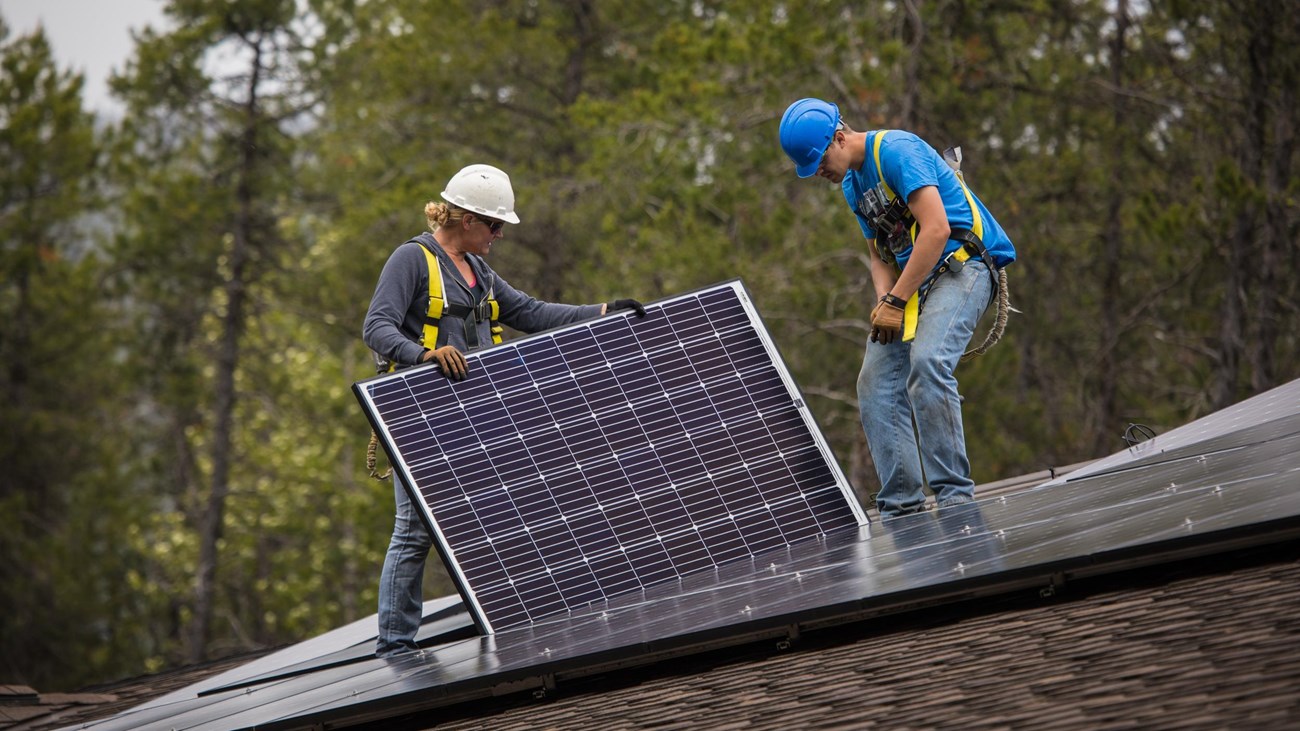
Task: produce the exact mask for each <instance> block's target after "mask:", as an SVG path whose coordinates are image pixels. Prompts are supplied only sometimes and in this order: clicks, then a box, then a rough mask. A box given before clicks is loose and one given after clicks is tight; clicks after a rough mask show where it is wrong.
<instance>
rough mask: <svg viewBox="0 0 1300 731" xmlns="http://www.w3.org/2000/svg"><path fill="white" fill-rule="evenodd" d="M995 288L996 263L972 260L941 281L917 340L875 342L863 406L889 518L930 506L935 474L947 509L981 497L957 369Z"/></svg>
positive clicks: (861, 385)
mask: <svg viewBox="0 0 1300 731" xmlns="http://www.w3.org/2000/svg"><path fill="white" fill-rule="evenodd" d="M992 291H993V281H992V279H991V277H990V276H989V270H988V267H987V266H986V265H985V264H984V262H982V261H980V260H978V259H972V260H969V261H967V262H966V265H965V266H964V267H962V270H961V271H960V272H947V273H945V274H942V275H940V276H939V278H938V279H936V280H935V282H934V285H933V286H932V287H931V288H930V293H929V296H928V297H927V298H926V300H925V307H924V309H923V310H922V312H921V317H920V319H919V320H918V322H917V328H916V337H915V338H914V339H913V340H912V342H910V343H904V342H901V341H899V340H895V341H894V342H892V343H890V344H888V345H882V344H880V343H870V342H869V343H867V352H866V355H865V356H864V357H863V359H862V372H861V373H859V374H858V408H859V410H860V411H861V415H862V430H863V431H864V432H865V433H866V435H867V446H868V447H869V448H870V449H871V458H872V460H873V461H874V462H875V463H876V474H877V475H878V476H879V477H880V492H879V493H878V494H877V495H876V507H877V508H879V510H880V515H881V516H882V517H885V518H890V517H894V516H898V515H906V514H907V513H913V512H916V511H919V510H922V509H924V507H925V492H924V491H923V489H922V487H923V485H924V484H925V482H926V481H927V480H928V481H929V484H930V489H931V490H932V491H933V492H934V495H935V499H936V501H937V502H938V504H939V505H940V507H943V506H946V505H954V504H957V503H965V502H970V501H971V500H973V499H974V496H975V483H974V482H973V481H972V480H971V478H970V461H969V460H968V459H967V458H966V437H965V434H964V432H963V431H962V424H961V397H960V396H958V395H957V377H956V376H955V375H954V373H953V372H954V370H955V369H956V367H957V362H958V360H959V359H960V358H961V355H962V353H963V352H965V350H966V346H967V345H969V344H970V340H971V336H972V335H974V333H975V325H976V323H977V322H979V319H980V316H981V315H982V314H984V309H985V308H986V307H987V306H988V304H989V299H990V295H991V293H992ZM913 420H915V431H914V430H913Z"/></svg>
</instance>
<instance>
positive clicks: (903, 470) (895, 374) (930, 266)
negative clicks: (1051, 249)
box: [780, 98, 1016, 519]
mask: <svg viewBox="0 0 1300 731" xmlns="http://www.w3.org/2000/svg"><path fill="white" fill-rule="evenodd" d="M780 139H781V148H782V149H783V150H784V151H785V153H786V155H787V156H789V157H790V159H791V160H792V161H793V162H794V164H795V173H796V174H797V175H798V176H799V177H800V178H807V177H811V176H812V175H818V176H820V177H823V178H826V179H827V180H829V181H831V182H832V183H836V184H838V185H839V186H840V187H841V189H842V190H843V193H844V200H845V202H847V203H848V206H849V209H850V210H852V211H853V213H854V215H856V216H857V218H858V225H859V226H860V227H861V228H862V234H863V236H865V237H866V239H867V244H868V245H867V250H868V253H869V255H870V261H871V281H872V284H873V286H874V287H875V290H876V292H875V294H876V299H877V302H876V304H875V306H874V308H873V309H872V311H871V336H870V339H869V342H868V343H867V345H866V354H865V356H864V357H863V359H862V370H861V372H860V373H859V375H858V407H859V410H860V412H861V416H862V429H863V431H864V432H865V434H866V437H867V446H868V447H869V448H870V449H871V457H872V460H873V461H874V462H875V465H876V474H877V475H878V476H879V478H880V492H879V493H878V494H877V495H876V507H877V508H878V509H879V510H880V515H881V517H882V518H886V519H888V518H895V517H898V516H902V515H908V514H910V513H916V512H920V511H922V510H925V501H926V496H925V492H924V491H923V489H922V488H923V486H924V485H925V484H926V483H927V482H928V483H929V485H930V489H931V490H932V491H933V492H934V495H935V500H936V503H937V505H938V507H939V508H941V509H942V508H944V507H947V506H950V505H958V504H961V503H968V502H971V501H972V500H974V496H975V483H974V481H972V480H971V476H970V461H969V459H968V458H967V456H966V438H965V434H964V432H963V430H962V417H961V398H960V397H959V396H958V393H957V378H956V376H955V374H954V371H955V369H956V367H957V363H958V361H959V359H960V358H961V356H962V353H963V352H964V351H965V349H966V346H967V345H968V344H969V343H970V340H971V337H972V336H973V335H974V333H975V326H976V323H977V322H979V319H980V316H981V315H983V314H984V310H985V308H986V307H987V306H988V304H989V303H990V302H991V301H992V297H993V295H994V294H995V293H996V287H997V281H998V280H997V272H998V271H999V270H1000V269H1001V268H1002V267H1005V266H1006V265H1008V264H1010V263H1011V262H1013V261H1015V258H1016V251H1015V248H1014V247H1013V246H1012V244H1011V240H1010V239H1009V238H1008V237H1007V234H1006V232H1004V231H1003V230H1002V227H1001V226H1000V225H998V222H997V221H996V220H995V219H994V218H993V216H992V214H990V213H989V211H988V209H987V208H985V207H984V204H983V203H982V202H980V200H979V198H978V197H976V196H975V193H974V192H973V191H971V190H970V188H969V187H967V186H966V184H965V181H964V180H963V179H962V178H961V175H960V173H959V172H957V170H956V166H955V165H950V163H949V162H947V161H945V159H944V158H943V157H941V156H940V155H939V153H937V152H936V151H935V150H934V148H932V147H930V146H929V145H928V144H926V143H925V142H924V141H923V140H921V138H919V137H917V136H916V135H915V134H913V133H911V132H905V131H901V130H874V131H870V132H857V131H854V130H853V129H851V128H850V127H848V126H847V125H846V124H844V121H843V120H842V119H841V118H840V111H839V108H838V107H837V106H836V105H834V104H832V103H830V102H827V101H824V100H821V99H812V98H808V99H800V100H799V101H796V102H794V103H793V104H791V105H790V106H789V108H787V109H786V111H785V114H784V116H782V118H781V126H780ZM913 424H915V429H914V428H913Z"/></svg>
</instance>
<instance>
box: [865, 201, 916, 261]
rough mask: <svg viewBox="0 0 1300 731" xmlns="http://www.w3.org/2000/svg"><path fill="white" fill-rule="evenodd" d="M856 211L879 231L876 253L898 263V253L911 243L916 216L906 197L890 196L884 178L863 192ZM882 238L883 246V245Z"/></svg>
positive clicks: (881, 258) (881, 257)
mask: <svg viewBox="0 0 1300 731" xmlns="http://www.w3.org/2000/svg"><path fill="white" fill-rule="evenodd" d="M857 213H858V215H860V216H862V217H863V218H864V219H866V221H867V223H868V224H869V225H870V226H871V228H872V229H873V230H874V231H875V232H876V254H877V255H879V256H880V260H881V261H883V262H885V263H886V264H894V263H896V262H897V261H898V255H899V254H901V253H903V251H904V250H906V249H907V247H909V246H911V245H912V236H913V231H912V229H914V228H915V227H916V218H915V217H913V216H912V210H911V209H910V208H908V207H907V202H906V201H904V200H903V199H902V198H898V197H892V198H891V197H890V195H889V191H888V189H886V188H885V184H884V183H883V182H882V183H878V184H877V185H876V187H874V188H868V189H867V190H866V191H864V192H863V193H862V196H861V197H860V198H858V204H857ZM882 240H883V241H884V242H885V245H884V246H880V241H882Z"/></svg>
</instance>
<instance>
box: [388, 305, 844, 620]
mask: <svg viewBox="0 0 1300 731" xmlns="http://www.w3.org/2000/svg"><path fill="white" fill-rule="evenodd" d="M727 295H734V292H724V293H721V295H720V297H719V296H714V297H712V299H713V300H718V301H720V302H721V304H722V306H720V307H715V308H714V309H715V311H714V312H712V313H707V312H706V311H705V309H706V308H705V305H706V304H708V303H707V302H706V300H708V299H710V297H709V296H708V295H707V294H706V296H703V297H700V298H696V299H683V300H679V301H676V302H669V303H666V304H665V305H664V307H663V309H664V314H663V316H662V317H658V318H648V319H647V320H646V321H644V323H637V324H638V325H640V326H639V327H634V326H633V323H632V322H631V321H630V320H629V319H628V318H614V319H611V320H605V321H598V322H597V323H596V324H595V325H593V326H592V327H591V328H590V329H586V330H572V331H569V332H565V333H559V334H557V335H556V336H555V338H554V339H552V340H542V341H534V342H529V343H521V344H520V346H519V347H518V348H517V349H515V350H513V351H505V350H504V349H502V350H499V351H487V352H485V353H483V354H482V357H481V358H479V359H478V360H477V362H476V364H475V366H476V367H477V368H478V369H479V370H481V372H482V373H483V375H484V376H485V377H484V378H479V379H477V380H476V381H475V382H474V383H472V384H469V385H468V386H465V385H463V384H462V386H461V387H458V388H456V389H452V387H451V385H450V383H449V382H447V381H445V380H441V381H440V380H438V379H430V380H431V382H430V383H426V384H422V385H421V386H420V387H419V389H418V390H419V393H418V394H417V393H416V391H417V389H412V393H411V394H408V397H410V398H416V399H425V400H424V401H420V402H419V403H421V404H425V403H429V402H430V400H432V401H433V402H434V403H439V405H438V406H436V407H435V408H432V409H426V408H424V407H423V406H421V407H420V408H419V409H416V410H412V409H409V408H405V407H402V408H399V409H398V411H400V415H399V416H398V417H397V418H396V419H394V420H393V422H392V425H391V428H390V431H391V433H392V435H393V438H394V439H395V440H396V441H398V442H402V443H404V444H406V445H408V446H411V447H413V448H415V449H416V451H418V450H419V449H428V448H429V442H430V440H431V441H432V442H433V444H434V445H436V451H434V452H433V453H431V454H430V457H429V458H428V459H424V460H418V459H417V460H413V461H412V462H411V463H410V465H409V467H410V469H411V472H412V476H413V477H414V478H415V481H416V484H417V485H420V486H421V487H420V492H421V495H422V496H423V497H424V498H425V500H426V503H427V506H428V508H429V510H430V513H431V514H432V516H433V518H434V520H435V522H437V524H438V525H439V528H440V531H441V532H442V534H443V536H444V537H445V538H446V539H447V540H448V542H449V543H451V544H452V545H451V546H449V548H451V549H452V552H453V554H454V557H455V559H456V561H457V563H458V564H459V565H460V568H461V570H462V571H463V573H464V575H465V576H466V578H467V579H468V580H469V581H470V583H471V584H474V585H475V587H476V588H475V595H476V596H477V598H478V600H479V603H480V604H481V605H482V606H483V608H484V609H485V611H486V612H487V613H488V614H490V615H495V617H496V619H495V620H494V623H496V624H498V625H501V624H502V623H504V625H509V624H512V623H517V622H518V621H523V620H527V619H536V618H538V617H540V616H544V615H546V614H548V613H552V612H554V611H556V610H557V609H573V608H575V607H578V606H583V605H586V604H589V603H591V602H592V601H596V600H599V599H605V598H608V597H609V596H610V595H611V593H620V592H624V591H629V590H633V589H637V588H644V587H645V586H648V585H650V584H653V583H657V582H659V581H663V580H665V579H669V578H674V577H676V576H680V575H681V574H683V573H688V572H690V571H693V570H696V569H698V568H705V567H708V566H711V565H716V564H717V563H719V562H722V561H726V560H731V559H733V558H738V557H742V556H746V555H752V554H753V553H756V552H758V551H761V550H765V549H766V548H769V547H775V546H780V545H784V544H785V543H788V542H791V541H793V540H798V539H799V538H801V537H806V536H807V535H814V534H816V533H818V532H826V531H828V530H833V529H836V528H840V527H847V526H849V525H856V518H854V517H853V515H852V514H851V513H852V511H851V510H840V511H838V513H839V514H838V515H835V514H834V513H836V512H837V511H835V510H834V509H833V508H834V502H833V501H832V502H830V503H828V502H827V500H826V498H825V495H830V497H832V498H836V497H838V499H839V500H841V501H842V500H843V497H844V496H843V495H842V494H841V490H840V487H839V484H838V483H837V482H836V480H835V476H834V475H833V474H832V473H831V472H830V470H829V469H827V468H826V467H825V465H824V464H823V465H822V467H821V469H820V471H819V470H818V469H816V468H815V463H816V462H817V461H818V460H819V459H820V458H821V457H822V455H821V453H820V451H819V449H818V448H817V445H816V444H815V443H812V442H810V441H808V440H807V439H806V437H807V436H808V435H807V433H806V428H807V427H806V424H804V423H803V419H802V417H801V416H800V415H799V414H798V413H797V411H794V412H793V414H792V413H791V410H792V407H793V403H794V402H793V396H792V394H791V393H790V391H789V390H788V388H787V387H786V385H785V383H784V381H783V380H782V379H781V377H780V376H779V374H776V373H775V372H774V371H773V369H772V364H771V361H770V358H769V356H768V353H767V350H766V347H765V346H764V345H763V343H762V341H761V339H760V338H758V337H756V333H755V332H754V330H753V323H752V322H751V320H750V318H749V316H748V314H747V313H746V311H745V309H744V307H743V306H742V305H741V303H740V302H739V300H738V298H734V297H733V298H732V300H731V301H726V298H727ZM714 304H716V303H714ZM711 315H712V316H711ZM438 389H441V390H442V391H443V392H444V393H435V392H436V391H437V390H438ZM447 396H450V398H447ZM380 400H381V399H380V398H376V401H377V402H379V401H380ZM701 402H702V404H703V406H701ZM470 411H473V412H474V413H473V418H471V417H470V413H469V412H470ZM435 425H436V428H435ZM801 431H802V432H803V433H802V436H804V437H805V439H804V440H803V442H802V443H801V442H800V439H799V437H800V436H801V434H800V432H801ZM399 449H400V447H399ZM488 454H491V455H492V458H491V459H488V457H487V455H488ZM808 464H813V465H814V468H813V469H808V468H807V465H808ZM810 483H811V487H810V486H809V485H810ZM791 484H793V485H796V486H799V487H797V488H796V489H795V491H794V492H795V494H790V490H789V486H790V485H791ZM746 485H749V486H752V487H754V488H757V490H758V497H759V498H760V499H761V500H762V504H761V505H758V506H754V505H749V506H745V503H744V500H745V499H752V496H750V495H747V494H746V490H745V486H746ZM751 492H752V490H751ZM828 505H829V506H830V507H831V508H832V509H831V510H827V509H826V507H827V506H828ZM466 508H468V509H466ZM815 508H816V509H815ZM818 510H821V512H824V513H828V514H830V517H828V518H826V519H824V520H820V519H819V518H818V517H817V516H818ZM776 511H780V515H779V516H778V515H777V512H776ZM515 603H518V604H519V606H514V604H515ZM523 605H527V606H523ZM504 625H503V626H504Z"/></svg>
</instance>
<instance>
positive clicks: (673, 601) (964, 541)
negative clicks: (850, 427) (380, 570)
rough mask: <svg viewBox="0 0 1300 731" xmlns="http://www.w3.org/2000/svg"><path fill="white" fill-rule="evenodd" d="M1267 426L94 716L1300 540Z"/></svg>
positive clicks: (923, 605) (263, 711)
mask: <svg viewBox="0 0 1300 731" xmlns="http://www.w3.org/2000/svg"><path fill="white" fill-rule="evenodd" d="M1297 410H1298V411H1300V404H1297ZM1264 423H1266V424H1271V425H1272V426H1271V427H1268V428H1263V429H1261V428H1259V426H1260V425H1256V424H1239V425H1238V426H1237V427H1235V429H1236V430H1235V431H1228V432H1222V433H1217V434H1211V435H1208V437H1207V438H1204V439H1201V440H1200V441H1201V442H1202V443H1204V444H1205V445H1207V446H1209V447H1212V448H1210V449H1207V450H1206V451H1205V452H1203V453H1199V454H1187V455H1183V456H1178V457H1175V458H1171V459H1163V460H1158V461H1154V462H1150V463H1147V464H1131V465H1128V466H1127V467H1126V468H1125V469H1122V470H1119V471H1103V472H1102V473H1099V474H1094V475H1092V476H1091V477H1086V478H1084V479H1080V480H1073V481H1067V482H1061V483H1058V484H1054V485H1051V486H1048V487H1044V488H1039V489H1034V490H1028V491H1025V492H1021V493H1016V494H1012V495H1007V496H1003V497H997V498H990V499H986V500H979V501H977V502H975V503H972V504H969V505H964V506H956V507H954V508H951V509H945V510H942V511H937V512H930V513H924V514H919V515H912V516H907V517H905V518H901V519H897V520H891V521H885V522H882V523H879V524H874V525H870V526H863V527H861V528H859V529H858V530H856V531H841V532H837V533H833V534H830V535H827V536H825V537H822V538H819V539H815V540H809V541H804V542H800V543H797V544H794V545H791V546H786V547H781V548H776V549H772V550H770V551H767V552H765V553H763V554H761V555H756V556H753V557H750V558H747V559H743V560H738V561H734V562H730V563H727V564H725V565H722V566H719V567H718V568H717V569H716V570H713V571H706V572H698V573H693V574H689V575H686V576H683V577H680V578H678V579H676V580H673V581H669V582H666V583H663V584H659V585H655V586H651V587H648V588H646V589H641V590H637V591H635V592H631V593H629V594H626V595H623V596H620V597H616V598H613V599H611V600H609V601H606V602H601V603H598V604H594V605H592V606H590V607H588V608H586V609H584V610H581V611H576V612H573V613H571V614H565V615H563V616H557V617H554V618H551V619H549V620H544V621H541V622H538V623H536V624H534V625H531V626H526V627H519V628H515V629H510V630H506V631H502V632H499V633H497V634H495V635H492V636H487V637H475V638H470V639H465V640H460V641H456V642H451V643H447V644H445V645H441V646H438V647H435V648H431V649H429V650H426V651H424V652H420V653H412V654H409V655H406V656H402V657H399V658H396V659H392V660H378V659H367V660H364V661H361V662H357V663H354V664H351V665H346V666H340V667H331V668H324V669H322V670H320V671H319V672H315V673H311V674H304V675H298V676H293V677H288V678H285V679H282V680H278V681H273V682H265V683H262V684H259V685H255V686H250V687H248V688H244V689H242V690H228V691H221V692H216V693H212V694H211V695H208V696H205V697H201V698H184V697H181V695H180V694H174V695H173V697H172V698H173V702H171V703H169V704H167V705H165V706H160V707H150V708H145V709H139V710H137V711H132V712H128V713H125V714H121V715H119V716H117V717H115V718H113V719H109V720H107V721H105V722H102V723H99V724H93V725H92V726H91V727H93V728H101V729H128V728H130V729H136V728H142V729H170V728H185V729H224V728H247V727H253V726H257V727H262V728H298V727H303V726H307V725H310V724H345V723H355V722H360V721H367V720H369V721H373V720H377V719H383V718H389V717H394V716H398V715H401V714H403V713H407V712H410V711H413V710H417V709H422V708H435V707H439V706H445V705H449V704H454V703H457V702H461V701H465V700H468V699H471V698H482V697H486V696H489V695H491V694H493V693H494V692H496V693H499V692H504V691H508V690H510V689H514V690H524V689H527V688H530V687H538V686H540V685H541V684H543V683H544V682H547V679H548V678H551V679H554V678H563V677H564V676H566V675H582V674H589V673H596V672H601V671H602V669H608V668H614V667H627V666H631V665H637V664H646V663H652V662H654V661H655V660H656V659H659V658H663V657H668V656H672V655H682V654H688V653H691V652H697V651H700V650H702V649H706V648H709V647H715V646H718V645H725V644H735V643H740V642H745V641H752V640H754V639H756V638H760V637H779V636H782V635H784V634H785V633H787V632H789V631H790V629H791V628H792V627H799V628H802V629H803V630H804V631H807V630H809V629H814V628H819V627H826V626H833V625H836V624H842V623H846V622H853V621H861V620H864V619H874V618H878V617H882V616H885V615H889V614H894V613H899V612H913V613H914V612H922V613H923V612H926V611H928V610H929V609H930V608H931V607H934V606H938V605H941V604H943V603H945V602H952V601H956V600H960V599H967V598H975V597H980V596H987V595H993V594H997V593H1005V592H1007V591H1011V590H1016V589H1021V588H1025V587H1038V588H1041V587H1047V586H1051V585H1054V584H1056V583H1058V582H1060V581H1069V580H1070V579H1072V578H1074V577H1079V576H1088V575H1095V574H1100V573H1105V572H1114V571H1119V570H1123V569H1126V568H1131V567H1135V566H1141V565H1150V564H1155V563H1160V562H1162V561H1168V560H1172V559H1176V558H1184V557H1188V556H1195V555H1204V554H1208V553H1212V552H1216V551H1224V550H1230V549H1233V548H1239V547H1244V546H1248V545H1262V544H1268V543H1272V542H1276V541H1280V540H1287V539H1293V538H1295V537H1296V536H1300V433H1296V432H1295V431H1293V430H1292V429H1291V426H1293V420H1292V419H1291V418H1290V416H1289V415H1281V416H1278V417H1277V418H1272V419H1269V420H1268V421H1266V422H1264ZM1171 433H1172V432H1171ZM1243 435H1245V436H1243ZM1220 437H1222V439H1220ZM1216 445H1217V446H1216ZM1183 446H1186V445H1183ZM881 626H882V627H887V626H888V622H887V620H884V621H882V622H881Z"/></svg>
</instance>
